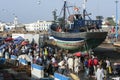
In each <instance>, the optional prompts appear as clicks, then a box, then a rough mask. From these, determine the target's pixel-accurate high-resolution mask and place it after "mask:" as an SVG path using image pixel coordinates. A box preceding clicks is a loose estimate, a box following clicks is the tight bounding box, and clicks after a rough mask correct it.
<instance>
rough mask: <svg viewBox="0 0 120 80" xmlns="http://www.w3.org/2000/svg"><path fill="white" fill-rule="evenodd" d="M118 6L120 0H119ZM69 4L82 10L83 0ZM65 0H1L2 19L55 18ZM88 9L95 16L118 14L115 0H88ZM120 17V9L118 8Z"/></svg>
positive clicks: (69, 1)
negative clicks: (55, 12) (54, 15)
mask: <svg viewBox="0 0 120 80" xmlns="http://www.w3.org/2000/svg"><path fill="white" fill-rule="evenodd" d="M118 1H119V2H118V8H119V5H120V0H118ZM67 2H68V5H70V6H78V7H79V8H80V12H82V4H83V0H67ZM63 3H64V0H0V21H3V22H13V20H14V17H15V16H17V18H18V20H19V22H21V23H31V22H36V21H37V20H53V14H52V11H53V10H55V9H56V10H57V15H59V14H60V12H61V9H62V7H63ZM86 10H87V12H88V13H92V15H91V17H92V18H95V17H96V16H98V15H102V16H103V17H104V18H106V17H111V16H113V15H115V16H116V3H115V0H87V3H86ZM71 12H72V11H71ZM118 19H120V9H118Z"/></svg>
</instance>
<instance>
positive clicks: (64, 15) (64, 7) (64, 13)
mask: <svg viewBox="0 0 120 80" xmlns="http://www.w3.org/2000/svg"><path fill="white" fill-rule="evenodd" d="M65 19H66V0H64V6H63V30H64V28H65Z"/></svg>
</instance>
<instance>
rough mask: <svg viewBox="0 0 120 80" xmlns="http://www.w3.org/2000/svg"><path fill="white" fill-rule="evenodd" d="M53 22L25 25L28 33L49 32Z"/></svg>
mask: <svg viewBox="0 0 120 80" xmlns="http://www.w3.org/2000/svg"><path fill="white" fill-rule="evenodd" d="M51 24H52V21H39V20H38V21H37V22H34V23H30V24H25V27H26V30H27V31H48V30H49V29H50V25H51Z"/></svg>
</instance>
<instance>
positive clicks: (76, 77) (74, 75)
mask: <svg viewBox="0 0 120 80" xmlns="http://www.w3.org/2000/svg"><path fill="white" fill-rule="evenodd" d="M70 77H71V78H72V79H73V80H80V78H79V77H78V76H77V75H76V74H74V73H70Z"/></svg>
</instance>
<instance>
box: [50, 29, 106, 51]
mask: <svg viewBox="0 0 120 80" xmlns="http://www.w3.org/2000/svg"><path fill="white" fill-rule="evenodd" d="M51 34H52V36H53V37H54V38H55V42H56V45H57V46H59V47H62V48H67V49H77V48H80V47H83V43H86V44H87V45H86V47H87V49H94V48H96V47H97V46H99V45H100V44H101V43H102V42H103V41H104V40H105V38H106V36H107V32H78V33H68V32H56V31H53V30H51ZM73 39H74V40H76V41H81V40H83V42H78V43H79V44H78V43H74V41H72V40H73ZM80 39H81V40H80ZM63 40H66V41H63ZM68 40H69V41H68ZM73 43H74V46H71V44H73ZM68 44H69V46H65V45H68ZM75 44H77V45H75ZM81 44H82V45H81ZM78 45H79V46H78ZM75 46H76V47H75Z"/></svg>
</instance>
